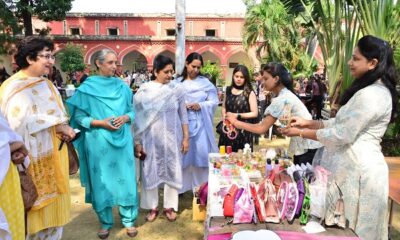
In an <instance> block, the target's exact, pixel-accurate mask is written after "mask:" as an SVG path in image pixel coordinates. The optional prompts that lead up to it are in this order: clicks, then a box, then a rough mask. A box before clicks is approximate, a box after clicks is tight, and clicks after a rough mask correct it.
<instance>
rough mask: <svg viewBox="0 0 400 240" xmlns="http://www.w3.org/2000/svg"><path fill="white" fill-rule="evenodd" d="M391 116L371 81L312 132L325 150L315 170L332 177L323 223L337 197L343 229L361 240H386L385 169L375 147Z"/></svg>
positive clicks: (387, 101)
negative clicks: (341, 204)
mask: <svg viewBox="0 0 400 240" xmlns="http://www.w3.org/2000/svg"><path fill="white" fill-rule="evenodd" d="M391 111H392V99H391V95H390V92H389V90H388V89H387V88H386V87H385V86H384V85H383V83H382V82H380V81H377V82H376V83H374V84H372V85H370V86H368V87H366V88H364V89H361V90H359V91H358V92H357V93H356V94H354V96H353V97H352V98H351V99H350V100H349V101H348V102H347V104H346V105H344V106H343V107H341V108H340V110H339V111H338V112H337V115H336V118H334V119H330V120H328V121H324V126H325V127H324V128H323V129H320V130H318V131H317V138H318V140H319V141H320V142H321V143H323V144H324V145H325V151H324V154H323V156H322V159H321V162H320V165H321V166H323V167H325V168H326V169H327V170H329V171H331V172H332V176H333V179H332V180H333V183H332V184H330V185H329V188H328V194H327V200H326V203H327V213H326V219H327V221H326V223H327V224H328V225H333V224H334V222H333V221H329V220H330V219H333V218H334V216H333V215H334V214H335V205H336V202H337V200H338V199H339V198H340V195H341V194H342V195H343V201H344V214H345V217H346V219H347V220H348V221H349V227H350V228H351V229H353V230H354V231H355V232H356V233H357V235H358V236H359V237H361V239H363V240H368V239H371V240H377V239H382V240H383V239H384V240H386V239H388V225H387V223H388V222H387V202H388V188H389V184H388V167H387V164H386V162H385V160H384V157H383V155H382V152H381V146H380V142H381V138H382V136H383V134H384V133H385V131H386V128H387V126H388V124H389V121H390V117H391ZM315 160H317V159H315Z"/></svg>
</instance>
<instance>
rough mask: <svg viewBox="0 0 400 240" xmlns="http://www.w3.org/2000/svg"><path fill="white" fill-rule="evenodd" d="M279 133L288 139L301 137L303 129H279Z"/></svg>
mask: <svg viewBox="0 0 400 240" xmlns="http://www.w3.org/2000/svg"><path fill="white" fill-rule="evenodd" d="M278 131H279V132H280V133H282V134H283V135H285V136H288V137H297V136H300V131H301V129H300V128H296V127H287V128H278Z"/></svg>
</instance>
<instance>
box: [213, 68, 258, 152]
mask: <svg viewBox="0 0 400 240" xmlns="http://www.w3.org/2000/svg"><path fill="white" fill-rule="evenodd" d="M257 116H258V107H257V97H256V94H255V93H254V91H253V89H252V86H251V82H250V74H249V70H248V69H247V67H246V66H244V65H237V66H236V67H235V69H233V76H232V84H231V86H230V87H228V88H227V89H226V94H225V98H224V101H223V103H222V119H225V117H236V118H237V119H240V120H242V121H243V122H252V123H255V122H256V121H257ZM246 143H248V144H250V147H251V149H253V134H252V133H251V132H247V131H238V135H237V137H236V138H235V139H233V140H232V139H229V138H228V137H227V136H226V134H224V133H223V134H221V135H220V138H219V141H218V146H232V151H234V152H237V151H238V150H239V149H243V148H244V145H245V144H246Z"/></svg>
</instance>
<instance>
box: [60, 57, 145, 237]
mask: <svg viewBox="0 0 400 240" xmlns="http://www.w3.org/2000/svg"><path fill="white" fill-rule="evenodd" d="M116 64H117V56H116V54H115V52H113V51H111V50H109V49H103V50H101V51H99V52H98V54H97V55H95V65H96V67H97V70H98V75H95V76H90V77H88V78H87V79H86V80H85V82H84V83H83V84H82V85H80V86H79V88H78V89H77V91H76V93H75V94H74V95H73V96H72V97H71V98H69V99H68V100H67V104H68V107H69V109H70V114H71V125H72V126H74V127H75V128H78V129H80V130H81V136H80V137H79V138H78V139H77V140H76V141H74V145H75V147H76V149H77V150H78V153H79V161H80V177H81V183H82V185H83V186H84V187H85V191H86V202H87V203H91V204H92V206H93V208H94V210H95V211H96V214H97V217H98V218H99V221H100V223H101V229H100V230H99V231H98V232H97V235H98V237H99V238H101V239H105V238H107V237H108V236H109V234H110V229H111V227H112V226H113V224H114V220H113V215H112V208H113V207H114V206H118V210H119V215H120V216H121V222H122V225H123V226H124V227H125V229H126V234H127V235H128V236H129V237H135V236H136V235H137V234H138V231H137V229H136V228H135V227H134V224H135V221H136V218H137V215H138V205H139V203H138V193H137V186H136V177H135V175H136V172H135V161H134V157H133V148H134V146H133V136H132V133H131V124H132V123H133V121H134V119H135V111H134V108H133V106H132V98H133V96H132V91H131V90H130V89H129V87H128V86H127V85H126V84H125V83H124V82H122V81H121V79H119V78H117V77H114V73H115V69H116V67H117V66H116Z"/></svg>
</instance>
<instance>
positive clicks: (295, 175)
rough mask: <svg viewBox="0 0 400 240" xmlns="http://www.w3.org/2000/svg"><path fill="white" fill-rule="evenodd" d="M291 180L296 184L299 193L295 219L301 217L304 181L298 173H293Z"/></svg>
mask: <svg viewBox="0 0 400 240" xmlns="http://www.w3.org/2000/svg"><path fill="white" fill-rule="evenodd" d="M293 178H294V180H295V181H296V183H297V190H298V191H299V202H298V204H297V208H296V217H299V216H300V215H301V207H302V206H303V200H304V195H305V194H306V192H305V189H304V182H303V181H304V179H303V178H302V177H301V174H300V171H295V172H293Z"/></svg>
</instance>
